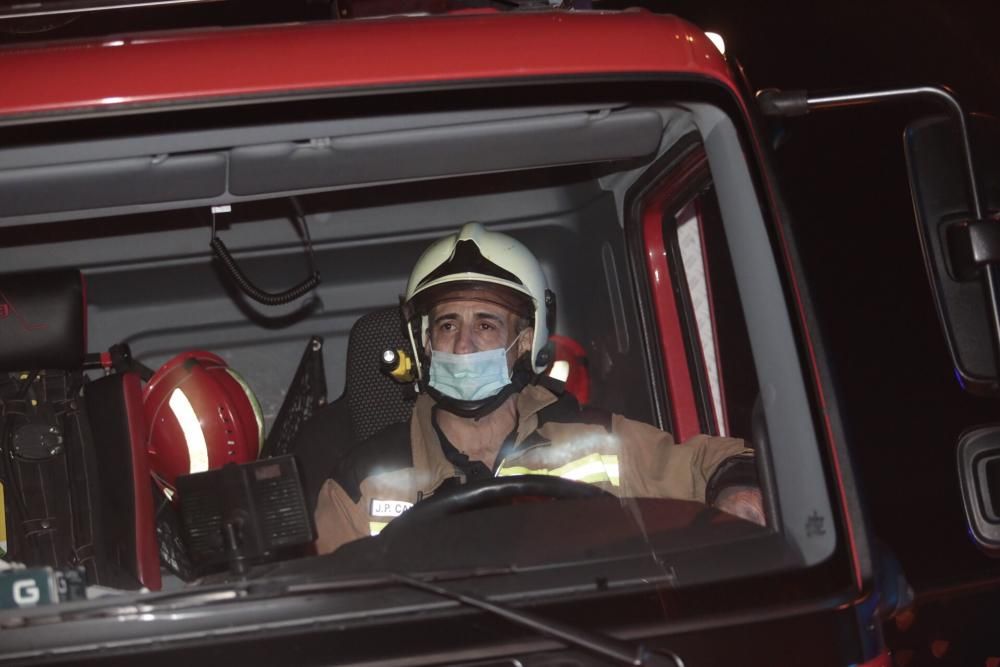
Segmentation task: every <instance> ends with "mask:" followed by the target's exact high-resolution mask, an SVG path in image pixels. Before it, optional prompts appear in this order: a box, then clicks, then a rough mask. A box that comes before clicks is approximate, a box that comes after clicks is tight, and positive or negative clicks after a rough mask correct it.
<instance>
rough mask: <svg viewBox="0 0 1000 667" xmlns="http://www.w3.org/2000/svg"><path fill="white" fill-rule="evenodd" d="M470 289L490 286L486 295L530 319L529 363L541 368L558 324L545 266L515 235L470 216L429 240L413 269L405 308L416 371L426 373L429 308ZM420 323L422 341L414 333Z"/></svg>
mask: <svg viewBox="0 0 1000 667" xmlns="http://www.w3.org/2000/svg"><path fill="white" fill-rule="evenodd" d="M470 289H471V290H476V289H482V290H484V291H487V292H489V294H490V296H489V297H488V298H490V299H492V300H499V301H500V302H501V303H502V305H504V306H507V307H508V308H510V309H511V310H513V311H514V312H516V313H519V314H520V315H522V316H523V317H525V318H526V319H528V320H531V321H532V325H533V327H534V336H533V338H532V340H531V355H530V359H529V363H530V367H531V370H532V372H534V373H541V372H543V371H544V370H545V368H546V366H548V364H549V362H550V361H551V356H552V352H551V348H550V346H549V334H550V333H551V331H550V330H551V329H552V328H554V326H555V308H556V303H555V295H554V294H553V293H552V292H551V291H549V289H548V283H547V281H546V280H545V274H544V273H543V272H542V267H541V265H540V264H539V263H538V260H537V259H536V258H535V256H534V255H533V254H532V252H531V251H530V250H528V248H527V247H525V245H524V244H523V243H521V242H520V241H518V240H517V239H514V238H513V237H510V236H508V235H506V234H501V233H499V232H491V231H489V230H488V229H486V228H485V227H483V226H482V225H481V224H479V223H478V222H470V223H467V224H465V225H463V226H462V228H461V229H460V230H459V231H458V233H457V234H451V235H449V236H446V237H444V238H442V239H439V240H437V241H435V242H434V243H433V244H431V246H430V247H429V248H427V250H425V251H424V253H423V254H422V255H421V256H420V259H418V260H417V263H416V265H415V266H414V267H413V271H412V272H411V273H410V280H409V282H408V283H407V285H406V294H405V296H404V300H403V309H404V317H405V318H406V322H407V331H408V333H409V336H410V344H411V345H412V346H413V353H414V359H415V360H417V373H418V376H419V377H420V378H421V379H423V377H424V372H425V371H424V369H422V368H421V366H422V364H421V363H420V361H419V360H420V359H421V357H422V356H423V350H424V348H425V346H426V344H427V329H428V320H427V315H428V312H429V311H430V309H431V307H433V305H434V304H435V303H437V302H438V300H439V299H440V298H441V297H442V296H443V295H445V294H447V293H449V292H455V291H458V290H470ZM417 317H419V318H420V319H419V322H417V321H416V318H417ZM417 325H419V336H420V341H419V343H420V344H419V345H418V342H417V339H416V336H415V335H414V328H415V326H417Z"/></svg>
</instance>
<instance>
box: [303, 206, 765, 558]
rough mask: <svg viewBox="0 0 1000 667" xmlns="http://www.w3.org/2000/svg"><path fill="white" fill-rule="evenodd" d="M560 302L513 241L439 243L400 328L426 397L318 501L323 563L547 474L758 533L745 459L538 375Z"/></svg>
mask: <svg viewBox="0 0 1000 667" xmlns="http://www.w3.org/2000/svg"><path fill="white" fill-rule="evenodd" d="M555 303H556V300H555V295H554V294H553V293H552V292H551V291H550V290H549V289H548V286H547V282H546V279H545V275H544V274H543V272H542V268H541V266H540V264H539V262H538V260H537V259H536V258H535V256H534V255H533V254H532V253H531V251H529V250H528V249H527V248H526V247H525V246H524V245H523V244H521V243H520V242H519V241H517V240H515V239H513V238H512V237H510V236H507V235H505V234H501V233H497V232H491V231H488V230H487V229H485V228H484V227H483V226H482V225H480V224H478V223H469V224H466V225H464V226H463V227H462V228H461V230H460V231H459V233H458V234H452V235H449V236H447V237H445V238H442V239H439V240H438V241H436V242H435V243H433V244H432V245H431V246H430V247H429V248H428V249H427V250H426V251H425V252H424V253H423V255H421V257H420V259H419V260H418V261H417V263H416V266H415V267H414V269H413V271H412V273H411V274H410V279H409V282H408V284H407V287H406V294H405V298H404V300H403V305H402V310H403V313H402V314H403V318H404V320H405V323H406V329H407V331H408V332H409V336H410V344H411V346H412V353H413V361H414V365H415V366H416V369H415V370H416V372H417V378H418V379H417V381H418V382H419V387H420V393H419V396H418V398H417V400H416V403H415V406H414V409H413V415H412V417H411V419H410V421H409V423H400V424H395V425H393V426H390V427H388V428H386V429H385V430H383V431H382V432H380V433H378V434H376V435H375V436H373V437H372V438H371V439H370V440H368V441H367V442H365V443H363V444H361V445H360V446H358V447H355V448H354V449H353V450H352V451H351V453H349V454H348V455H347V456H346V458H345V459H344V460H343V461H342V462H341V463H340V465H339V466H338V468H337V472H336V473H335V474H334V475H333V478H332V479H328V480H327V481H326V482H325V483H324V485H323V486H322V488H321V489H320V492H319V497H318V499H317V504H316V515H315V517H316V527H317V531H318V535H319V537H318V539H317V541H316V547H317V551H318V552H319V553H328V552H331V551H333V550H335V549H337V548H338V547H339V546H341V545H342V544H345V543H346V542H350V541H352V540H356V539H358V538H361V537H364V536H367V535H375V534H377V533H378V532H379V531H380V530H381V529H382V528H383V527H384V526H385V525H386V524H387V523H388V522H390V521H391V520H392V519H394V518H395V517H397V516H399V515H401V514H403V513H404V512H405V511H406V510H407V509H409V508H410V507H411V506H412V505H413V504H414V503H416V502H417V501H418V500H420V499H422V498H427V497H430V496H432V495H433V494H434V493H435V491H436V490H438V489H440V488H447V487H448V486H450V485H451V484H455V483H467V482H474V481H479V480H485V479H488V478H494V477H504V476H508V475H550V476H557V477H562V478H564V479H569V480H574V481H577V482H585V483H589V484H594V485H597V486H599V487H601V488H603V489H604V490H606V491H608V492H610V493H612V494H614V495H616V496H619V497H650V498H676V499H682V500H693V501H699V502H703V503H707V504H710V505H714V506H715V507H716V508H719V509H721V510H724V511H726V512H728V513H731V514H735V515H737V516H739V517H742V518H744V519H747V520H750V521H753V522H756V523H758V524H761V525H763V524H764V522H765V519H764V511H763V503H762V499H761V493H760V489H759V487H758V486H757V483H756V467H755V465H754V459H753V450H752V449H749V448H748V447H747V446H746V444H745V443H744V442H743V441H742V440H740V439H737V438H728V437H712V436H707V435H698V436H695V437H693V438H691V439H689V440H688V441H686V442H684V443H682V444H680V445H677V446H675V442H674V439H673V437H672V436H671V435H670V434H669V433H666V432H664V431H662V430H660V429H658V428H655V427H653V426H650V425H648V424H644V423H641V422H637V421H634V420H631V419H627V418H625V417H623V416H621V415H618V414H611V413H608V412H605V411H602V410H599V409H596V408H592V407H581V406H580V405H579V404H578V403H577V401H576V399H575V398H574V396H573V395H572V394H570V393H569V392H566V391H564V390H563V386H562V383H560V382H557V381H555V380H553V379H551V378H549V377H548V376H547V375H545V374H544V371H545V369H546V368H547V366H548V365H549V363H550V361H551V345H550V344H549V335H550V333H551V332H552V329H553V327H554V325H555Z"/></svg>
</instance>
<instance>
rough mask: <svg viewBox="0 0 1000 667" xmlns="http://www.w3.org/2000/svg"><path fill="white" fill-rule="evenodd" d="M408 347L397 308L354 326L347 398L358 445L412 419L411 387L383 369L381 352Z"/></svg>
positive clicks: (349, 347) (349, 346)
mask: <svg viewBox="0 0 1000 667" xmlns="http://www.w3.org/2000/svg"><path fill="white" fill-rule="evenodd" d="M409 346H410V341H409V338H407V336H406V333H405V330H404V329H403V320H402V317H400V314H399V308H398V307H396V308H384V309H382V310H376V311H374V312H371V313H368V314H367V315H365V316H364V317H362V318H361V319H359V320H358V321H357V322H355V323H354V326H353V327H351V334H350V337H349V338H348V341H347V372H346V375H345V378H344V395H345V396H346V397H347V401H348V404H349V406H350V411H351V418H352V420H353V423H354V430H355V436H356V437H357V441H358V442H364V441H365V440H367V439H368V438H370V437H372V436H373V435H375V434H376V433H378V432H379V431H381V430H382V429H384V428H385V427H386V426H389V425H390V424H395V423H397V422H401V421H406V420H407V419H409V418H410V413H412V412H413V403H414V395H413V393H412V388H411V387H409V386H406V385H400V384H399V383H397V382H396V381H395V380H393V379H392V378H390V377H388V376H387V375H386V374H385V373H383V372H382V369H381V359H382V352H384V351H385V350H390V349H392V350H395V349H403V350H406V349H409Z"/></svg>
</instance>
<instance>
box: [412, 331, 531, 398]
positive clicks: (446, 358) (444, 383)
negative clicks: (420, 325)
mask: <svg viewBox="0 0 1000 667" xmlns="http://www.w3.org/2000/svg"><path fill="white" fill-rule="evenodd" d="M520 337H521V335H520V334H518V336H517V338H515V339H514V342H513V343H511V344H510V346H509V347H507V348H506V349H504V348H502V347H498V348H495V349H493V350H483V351H482V352H470V353H469V354H452V353H450V352H439V351H438V350H433V351H431V368H430V386H431V387H433V388H434V389H437V390H438V391H440V392H441V393H442V394H444V395H445V396H450V397H451V398H456V399H458V400H461V401H481V400H484V399H487V398H490V397H491V396H496V395H497V394H498V393H500V390H501V389H503V388H504V387H506V386H507V385H509V384H510V372H509V371H508V370H507V352H508V350H510V348H512V347H514V345H515V344H516V343H517V341H518V339H519V338H520Z"/></svg>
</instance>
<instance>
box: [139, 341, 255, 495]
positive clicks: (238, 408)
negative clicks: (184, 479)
mask: <svg viewBox="0 0 1000 667" xmlns="http://www.w3.org/2000/svg"><path fill="white" fill-rule="evenodd" d="M142 399H143V401H142V403H143V409H144V411H145V413H146V423H147V424H148V425H149V437H148V439H147V441H146V449H147V451H148V453H149V467H150V470H151V471H152V473H153V478H154V479H155V480H156V481H157V483H158V484H159V485H160V487H161V488H163V489H164V490H165V492H166V493H167V495H168V496H169V497H173V495H174V492H175V489H174V482H175V480H176V479H177V477H178V476H179V475H186V474H188V473H195V472H202V471H204V470H209V469H211V468H219V467H221V466H223V465H225V464H226V463H245V462H247V461H253V460H254V459H256V458H257V455H258V454H259V453H260V447H261V444H262V442H263V439H264V420H263V417H262V415H261V410H260V404H259V403H258V402H257V398H256V397H255V396H254V395H253V392H252V391H250V387H248V386H247V384H246V382H244V381H243V378H241V377H240V376H239V375H237V374H236V373H235V372H234V371H233V370H232V369H231V368H229V366H228V365H227V364H226V362H225V361H224V360H223V359H222V358H221V357H219V356H218V355H215V354H212V353H211V352H205V351H202V350H194V351H191V352H182V353H181V354H178V355H177V356H176V357H174V358H173V359H171V360H170V361H168V362H167V363H165V364H163V366H161V367H160V369H159V370H157V371H156V373H154V374H153V377H151V378H150V380H149V383H148V384H147V385H146V388H145V389H144V390H143V394H142Z"/></svg>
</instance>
